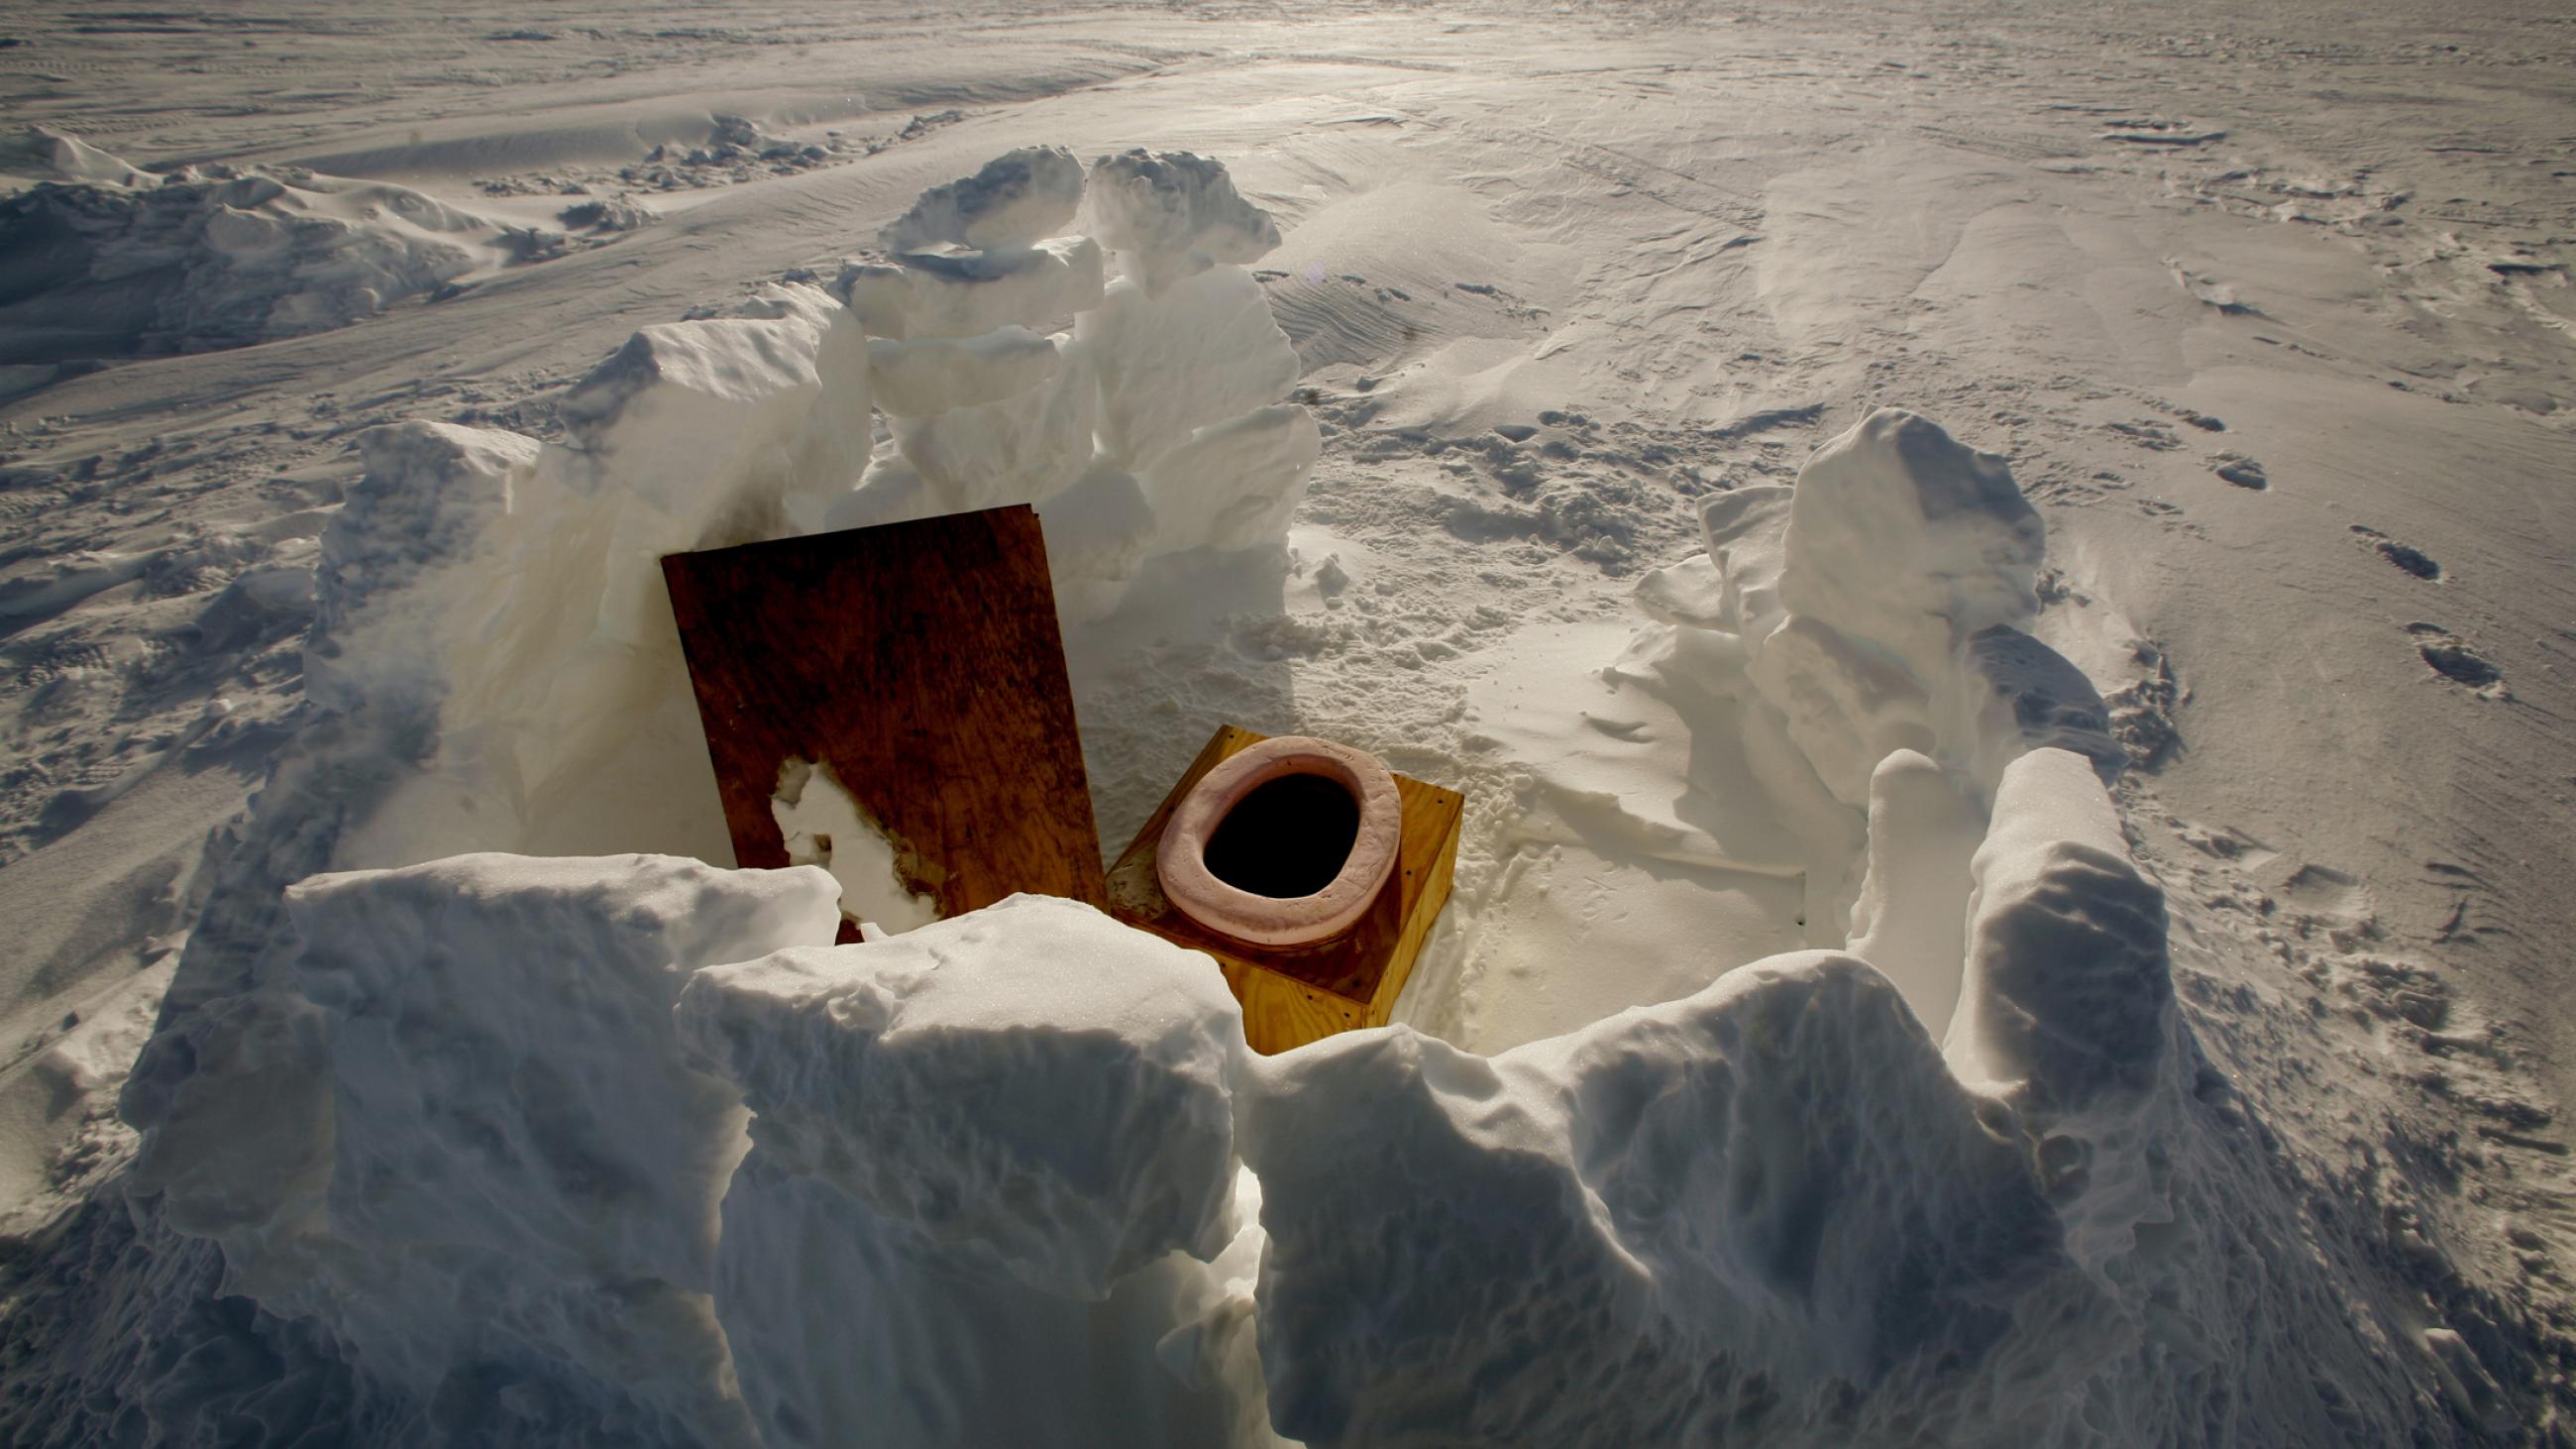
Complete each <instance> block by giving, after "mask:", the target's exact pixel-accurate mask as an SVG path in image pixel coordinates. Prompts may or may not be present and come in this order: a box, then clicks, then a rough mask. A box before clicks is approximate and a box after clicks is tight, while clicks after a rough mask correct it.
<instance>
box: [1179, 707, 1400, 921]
mask: <svg viewBox="0 0 2576 1449" xmlns="http://www.w3.org/2000/svg"><path fill="white" fill-rule="evenodd" d="M1289 775H1320V776H1323V777H1324V778H1326V779H1329V780H1333V781H1336V782H1338V783H1339V784H1340V785H1341V786H1342V787H1343V788H1344V789H1346V790H1348V791H1350V792H1351V798H1352V799H1354V800H1355V801H1357V802H1358V803H1359V828H1358V831H1357V833H1356V834H1355V835H1354V836H1353V837H1352V839H1351V853H1350V855H1349V857H1348V858H1347V859H1345V860H1344V861H1343V862H1342V868H1341V870H1340V871H1339V872H1338V873H1336V874H1335V875H1334V877H1333V878H1332V880H1330V881H1329V882H1327V883H1326V884H1325V886H1324V888H1323V889H1321V890H1319V891H1316V892H1315V893H1314V894H1312V895H1305V896H1286V897H1281V896H1264V895H1255V894H1254V893H1252V892H1250V891H1247V890H1242V889H1239V888H1237V887H1235V886H1231V885H1228V884H1226V883H1225V882H1224V881H1221V880H1219V879H1217V878H1216V876H1215V874H1214V873H1213V872H1211V871H1210V870H1209V869H1208V866H1207V859H1206V857H1207V847H1208V841H1209V840H1210V838H1212V837H1213V836H1214V835H1215V834H1216V830H1217V827H1218V825H1219V824H1221V823H1223V821H1224V820H1225V817H1226V815H1227V814H1228V813H1229V812H1231V811H1232V810H1233V809H1234V807H1235V806H1237V805H1240V804H1242V803H1243V800H1244V797H1245V796H1247V795H1250V794H1251V793H1252V792H1253V791H1255V790H1258V789H1260V788H1261V787H1262V786H1264V785H1267V784H1269V783H1270V782H1271V781H1273V780H1277V779H1280V778H1282V777H1284V776H1289ZM1403 826H1404V805H1403V801H1402V800H1401V798H1400V797H1398V796H1397V794H1396V790H1395V776H1394V775H1393V774H1391V773H1389V771H1388V770H1387V768H1386V766H1384V765H1382V764H1380V763H1379V762H1378V760H1377V757H1376V756H1374V755H1371V754H1369V753H1368V752H1367V751H1365V750H1355V749H1352V748H1351V747H1350V746H1348V745H1337V744H1334V743H1333V742H1332V741H1330V740H1319V739H1315V738H1312V737H1311V736H1306V735H1280V736H1277V737H1276V738H1273V739H1267V740H1263V741H1262V742H1260V743H1259V744H1256V745H1252V746H1250V747H1248V748H1246V749H1243V750H1241V751H1238V752H1237V753H1235V754H1234V755H1232V756H1229V757H1228V758H1227V759H1225V760H1223V761H1221V762H1220V763H1219V764H1218V765H1217V766H1216V768H1214V769H1212V770H1210V771H1208V772H1207V774H1206V775H1204V776H1202V777H1201V778H1200V780H1199V782H1198V784H1197V785H1195V786H1193V787H1191V789H1190V792H1189V794H1187V795H1185V796H1183V797H1182V798H1181V803H1180V805H1179V807H1178V808H1177V809H1175V810H1174V811H1173V812H1172V820H1171V824H1170V825H1169V826H1167V827H1166V828H1165V829H1164V831H1163V839H1162V843H1161V844H1160V845H1159V846H1158V847H1157V848H1156V849H1155V852H1154V874H1155V875H1156V876H1157V877H1159V878H1160V879H1161V881H1162V885H1163V894H1164V895H1165V896H1167V897H1169V898H1170V899H1171V902H1172V904H1173V905H1175V906H1178V907H1179V908H1180V910H1181V912H1182V914H1184V915H1186V916H1188V917H1189V918H1190V919H1192V920H1194V921H1196V922H1198V923H1199V924H1200V925H1202V926H1206V927H1208V928H1209V929H1211V930H1215V931H1219V932H1222V933H1223V934H1225V935H1228V936H1231V937H1233V938H1235V939H1236V940H1239V941H1247V942H1251V943H1253V944H1255V945H1261V946H1300V945H1306V944H1309V943H1312V942H1316V941H1322V940H1327V939H1329V938H1331V937H1333V936H1337V935H1340V934H1341V933H1342V932H1344V931H1346V930H1349V929H1350V928H1351V927H1352V926H1353V925H1355V924H1357V923H1358V921H1359V919H1360V917H1361V916H1363V915H1365V914H1367V912H1368V908H1369V905H1370V903H1371V902H1373V901H1375V900H1376V899H1377V894H1378V891H1379V890H1380V889H1381V888H1382V887H1384V886H1385V884H1386V881H1387V877H1389V876H1391V875H1393V874H1394V873H1395V857H1396V845H1397V842H1398V840H1399V838H1400V837H1401V835H1402V833H1403Z"/></svg>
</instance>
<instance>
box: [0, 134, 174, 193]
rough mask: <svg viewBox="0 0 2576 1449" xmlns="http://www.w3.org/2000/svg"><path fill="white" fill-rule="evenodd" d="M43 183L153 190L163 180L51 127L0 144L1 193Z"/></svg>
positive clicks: (19, 135) (76, 137) (20, 135)
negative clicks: (66, 182) (131, 187)
mask: <svg viewBox="0 0 2576 1449" xmlns="http://www.w3.org/2000/svg"><path fill="white" fill-rule="evenodd" d="M43 181H55V182H63V181H87V182H92V183H95V184H97V185H101V186H152V185H156V184H158V183H159V181H160V178H159V177H157V176H154V175H152V174H151V173H149V172H146V171H138V170H136V169H135V168H133V167H131V166H128V165H127V164H125V163H124V162H123V161H120V160H118V159H117V158H116V157H114V156H111V155H109V154H107V153H106V152H105V151H102V150H100V149H98V148H97V147H96V146H93V145H91V144H89V143H88V142H87V141H84V140H82V139H81V138H80V137H78V136H74V135H71V134H69V133H68V132H64V131H57V130H55V129H54V128H53V127H51V126H29V127H28V128H26V129H25V130H23V131H21V132H19V133H18V134H17V135H15V136H12V137H9V138H7V139H5V140H0V189H6V190H13V191H14V190H20V189H23V188H24V187H27V186H32V185H35V184H36V183H38V182H43ZM13 183H14V184H13Z"/></svg>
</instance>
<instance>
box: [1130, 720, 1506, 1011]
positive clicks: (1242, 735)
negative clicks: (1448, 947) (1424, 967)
mask: <svg viewBox="0 0 2576 1449" xmlns="http://www.w3.org/2000/svg"><path fill="white" fill-rule="evenodd" d="M1265 738H1267V736H1264V735H1257V734H1254V733H1253V732H1252V731H1250V730H1246V729H1238V728H1236V727H1234V726H1233V725H1226V726H1223V727H1221V728H1219V729H1218V730H1217V732H1216V736H1215V738H1213V739H1211V740H1209V741H1208V743H1207V748H1205V749H1203V750H1201V751H1199V757H1198V758H1197V759H1196V760H1194V761H1192V762H1191V764H1190V768H1189V772H1188V773H1187V774H1185V775H1183V776H1182V777H1181V782H1180V783H1179V784H1177V785H1175V786H1173V787H1172V793H1171V794H1169V795H1167V796H1165V797H1164V799H1163V803H1162V806H1161V808H1159V809H1157V810H1156V811H1155V812H1154V815H1153V818H1152V819H1150V820H1147V821H1146V822H1145V828H1144V829H1143V830H1141V831H1139V832H1137V835H1136V839H1135V841H1134V842H1133V843H1132V844H1130V845H1129V846H1128V847H1127V850H1126V853H1125V854H1122V855H1120V856H1119V857H1118V863H1117V864H1116V865H1114V866H1112V867H1110V870H1109V912H1110V914H1111V915H1114V916H1116V917H1117V918H1118V919H1120V920H1122V921H1125V922H1126V923H1127V924H1129V925H1131V926H1137V927H1141V928H1143V929H1145V930H1148V931H1151V932H1153V933H1154V934H1155V935H1158V936H1161V937H1163V938H1164V939H1165V940H1168V941H1172V942H1174V943H1176V944H1179V945H1182V946H1187V947H1189V948H1190V949H1191V950H1194V951H1204V952H1206V953H1207V954H1208V955H1210V956H1213V957H1215V958H1216V962H1217V965H1218V967H1219V968H1221V969H1222V970H1223V971H1224V972H1225V980H1226V984H1227V985H1228V986H1229V987H1232V988H1233V990H1234V996H1235V999H1236V1000H1237V1001H1240V1002H1242V1003H1243V1030H1244V1035H1245V1036H1246V1037H1247V1038H1248V1039H1249V1040H1250V1041H1251V1043H1252V1047H1253V1050H1255V1051H1258V1052H1262V1053H1265V1054H1267V1053H1273V1052H1284V1051H1286V1050H1288V1049H1289V1048H1290V1047H1293V1046H1302V1045H1304V1044H1305V1043H1307V1042H1310V1041H1317V1040H1320V1039H1322V1038H1324V1037H1328V1036H1331V1035H1332V1034H1333V1033H1335V1032H1341V1031H1350V1030H1353V1029H1355V1028H1358V1027H1363V1026H1384V1025H1386V1023H1387V1019H1388V1016H1389V1014H1390V1013H1391V1012H1393V1011H1394V1009H1395V998H1396V996H1397V995H1398V994H1399V993H1401V992H1402V991H1403V990H1404V983H1405V979H1406V978H1407V977H1409V976H1411V975H1412V974H1413V962H1414V958H1415V957H1417V956H1419V955H1420V954H1421V952H1422V943H1423V941H1424V939H1425V938H1427V937H1428V936H1429V935H1430V933H1431V923H1432V922H1433V921H1434V920H1435V919H1437V918H1438V917H1439V915H1440V908H1441V906H1443V905H1444V904H1446V903H1447V902H1448V899H1449V876H1450V872H1451V871H1452V870H1453V869H1454V868H1455V867H1456V865H1457V861H1458V826H1459V820H1460V817H1461V816H1462V815H1463V814H1464V813H1465V809H1466V797H1464V796H1462V795H1460V794H1459V793H1458V792H1457V791H1455V790H1443V789H1441V788H1440V787H1439V786H1437V785H1427V784H1424V783H1423V782H1422V781H1420V780H1416V779H1412V778H1409V777H1407V776H1404V775H1398V776H1396V777H1395V787H1396V791H1397V793H1398V795H1399V796H1401V798H1402V800H1403V804H1404V825H1403V829H1402V832H1401V842H1400V844H1399V845H1398V847H1397V857H1396V863H1395V872H1394V874H1393V875H1392V876H1391V877H1390V878H1389V879H1388V881H1387V884H1386V888H1385V889H1384V890H1382V891H1380V892H1379V893H1378V898H1377V900H1376V901H1375V903H1373V904H1372V905H1371V906H1370V908H1369V912H1368V914H1367V915H1366V916H1363V917H1362V918H1361V919H1360V922H1359V924H1358V925H1356V926H1353V927H1352V928H1351V929H1350V930H1348V931H1346V932H1344V933H1343V934H1341V935H1340V936H1337V937H1335V938H1334V939H1332V940H1330V941H1326V942H1323V943H1321V944H1319V945H1314V946H1303V947H1293V948H1284V949H1283V948H1278V947H1270V946H1255V945H1250V944H1247V943H1245V942H1241V941H1237V940H1234V939H1232V938H1231V937H1227V936H1223V935H1219V934H1217V933H1216V932H1214V931H1211V930H1209V929H1207V928H1206V927H1204V926H1201V925H1199V924H1198V923H1197V922H1195V921H1193V920H1191V919H1190V918H1189V917H1187V916H1185V915H1182V914H1181V912H1180V910H1179V909H1178V908H1177V907H1175V906H1173V904H1172V903H1171V902H1170V901H1169V900H1167V899H1165V898H1164V895H1163V886H1162V882H1161V880H1160V879H1159V878H1158V877H1157V876H1156V875H1155V873H1154V852H1155V849H1156V848H1157V847H1158V846H1159V845H1160V844H1161V843H1162V839H1163V828H1164V826H1165V825H1167V824H1168V823H1169V822H1170V821H1171V818H1172V812H1173V811H1174V810H1175V809H1177V808H1178V807H1179V805H1180V802H1181V800H1182V798H1183V797H1185V796H1187V795H1188V794H1189V792H1190V789H1191V787H1193V786H1195V785H1197V784H1198V782H1199V778H1200V777H1201V776H1203V775H1205V774H1206V773H1207V772H1208V771H1210V770H1212V769H1215V768H1216V766H1217V765H1218V764H1219V763H1220V762H1221V761H1223V760H1224V759H1225V758H1226V757H1227V756H1229V755H1232V754H1234V753H1235V752H1236V751H1238V750H1241V749H1243V748H1245V747H1246V746H1249V745H1254V744H1258V743H1260V742H1261V741H1262V740H1263V739H1265Z"/></svg>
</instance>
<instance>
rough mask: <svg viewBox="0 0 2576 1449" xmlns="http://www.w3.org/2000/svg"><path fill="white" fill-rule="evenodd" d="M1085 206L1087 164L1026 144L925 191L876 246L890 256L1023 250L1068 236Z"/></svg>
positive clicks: (1060, 150)
mask: <svg viewBox="0 0 2576 1449" xmlns="http://www.w3.org/2000/svg"><path fill="white" fill-rule="evenodd" d="M1081 205H1082V163H1081V162H1079V161H1076V160H1075V159H1073V153H1072V152H1070V151H1067V150H1065V149H1064V148H1063V147H1061V146H1023V147H1021V148H1020V149H1019V150H1016V151H1011V152H1008V153H1005V154H1003V155H1000V156H996V157H994V158H993V159H992V160H990V161H987V162H985V163H984V168H983V169H982V170H980V171H978V172H976V173H975V174H974V175H972V176H965V177H960V178H959V179H957V180H955V181H951V182H949V183H948V184H947V185H945V186H934V187H932V188H930V189H929V190H928V191H925V192H923V193H921V199H920V200H918V201H915V202H914V203H913V204H912V210H910V211H907V212H905V213H904V214H903V215H902V216H901V217H899V218H897V219H896V220H895V221H894V222H893V223H892V224H891V225H889V226H887V227H886V228H885V229H883V230H882V231H879V232H878V233H877V245H879V246H882V247H884V248H885V249H886V250H887V251H890V252H917V251H923V250H927V249H928V248H931V247H936V246H941V245H953V246H961V247H970V248H975V249H978V250H981V249H986V248H995V247H1024V246H1029V245H1031V244H1033V243H1035V242H1036V241H1037V240H1038V239H1039V238H1041V237H1046V236H1052V235H1054V234H1055V233H1056V232H1058V231H1061V230H1063V229H1064V224H1065V223H1066V222H1069V221H1071V220H1073V213H1074V211H1075V209H1076V208H1078V207H1080V206H1081Z"/></svg>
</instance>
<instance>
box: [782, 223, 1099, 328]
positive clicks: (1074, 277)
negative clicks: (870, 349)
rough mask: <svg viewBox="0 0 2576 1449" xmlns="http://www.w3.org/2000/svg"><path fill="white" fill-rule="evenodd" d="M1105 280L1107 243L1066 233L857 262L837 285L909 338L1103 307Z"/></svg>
mask: <svg viewBox="0 0 2576 1449" xmlns="http://www.w3.org/2000/svg"><path fill="white" fill-rule="evenodd" d="M1102 284H1103V271H1102V266H1101V254H1100V243H1098V242H1096V241H1093V240H1092V239H1091V238H1089V237H1087V236H1065V237H1055V238H1053V239H1051V240H1047V241H1042V242H1039V243H1038V244H1037V245H1036V246H1034V247H1028V248H1021V249H1014V250H1010V251H1000V252H967V253H964V254H961V255H955V256H951V255H946V254H938V253H931V254H923V255H919V256H904V257H897V258H895V260H894V262H893V263H892V264H891V265H888V264H885V263H881V262H862V263H857V264H854V265H852V266H850V267H848V268H846V269H845V270H843V271H842V273H841V276H840V279H839V280H838V281H836V282H835V283H833V286H832V291H833V293H834V295H836V296H838V297H839V298H840V299H841V300H842V301H843V302H844V303H846V304H847V305H848V306H849V308H850V310H852V311H854V312H856V313H858V314H859V317H860V319H861V320H863V321H864V322H865V323H866V324H867V329H868V332H869V334H870V335H872V336H876V337H891V338H895V339H898V340H903V339H909V338H918V337H975V336H980V335H981V334H983V333H986V332H990V331H992V330H994V329H995V328H997V327H1006V326H1010V325H1013V324H1017V325H1019V326H1023V327H1043V326H1046V325H1047V324H1049V323H1052V322H1057V321H1061V320H1062V319H1064V318H1067V317H1070V316H1072V315H1073V314H1074V313H1076V312H1087V311H1090V310H1091V309H1092V308H1094V307H1097V306H1099V305H1100V298H1101V287H1102Z"/></svg>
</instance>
